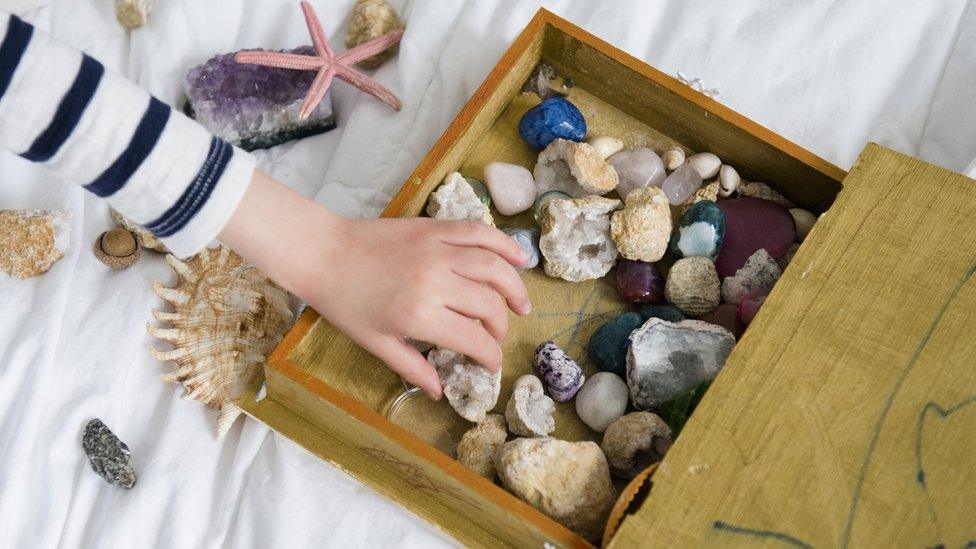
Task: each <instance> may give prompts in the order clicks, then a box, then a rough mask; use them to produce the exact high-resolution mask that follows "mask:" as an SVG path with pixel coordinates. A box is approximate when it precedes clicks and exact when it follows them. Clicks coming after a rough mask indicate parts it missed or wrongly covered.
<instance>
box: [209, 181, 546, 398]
mask: <svg viewBox="0 0 976 549" xmlns="http://www.w3.org/2000/svg"><path fill="white" fill-rule="evenodd" d="M220 238H221V240H222V241H223V242H224V243H226V244H227V245H229V246H230V247H231V248H233V249H234V250H235V251H237V252H238V253H239V254H241V255H242V256H244V257H245V258H246V259H247V260H248V261H250V262H251V263H253V264H254V265H255V266H257V267H258V268H259V269H261V270H262V271H264V272H265V273H267V274H268V276H270V277H271V278H273V279H274V280H276V281H277V282H278V283H279V284H281V285H282V286H284V287H285V288H286V289H288V290H289V291H291V292H293V293H295V294H296V295H298V296H299V297H300V298H302V299H303V300H305V301H306V302H307V303H308V304H309V305H310V306H311V307H312V308H314V309H315V310H316V311H318V312H319V314H321V315H322V316H323V317H325V318H326V319H328V320H329V322H331V323H332V324H333V325H334V326H336V327H337V328H338V329H340V330H342V331H343V332H344V333H345V334H346V335H348V336H349V337H350V338H352V339H353V340H354V341H355V342H356V343H358V344H359V345H361V346H362V347H363V348H365V349H366V350H367V351H369V352H371V353H372V354H373V355H375V356H376V357H378V358H379V359H381V360H383V361H384V362H386V363H387V364H388V365H389V366H390V368H392V369H393V370H394V371H396V372H397V373H399V374H400V375H401V376H403V378H404V379H405V380H407V381H408V382H409V383H412V384H413V385H416V386H417V387H420V388H421V389H423V390H424V392H426V393H427V394H428V395H430V396H431V397H432V398H440V395H441V386H440V380H439V379H438V377H437V373H436V372H435V371H434V368H433V367H432V366H431V365H430V364H429V363H428V362H427V360H426V359H425V358H424V357H423V356H422V355H421V354H420V353H419V352H417V350H416V349H414V348H413V347H412V346H410V345H409V344H408V343H406V342H405V341H404V338H407V337H410V338H413V339H417V340H420V341H426V342H429V343H433V344H436V345H439V346H442V347H445V348H447V349H450V350H452V351H455V352H458V353H463V354H465V355H468V356H470V357H471V358H473V359H474V360H476V361H478V363H480V364H482V365H483V366H485V367H486V368H488V369H489V370H491V371H498V370H500V369H501V366H502V352H501V347H500V346H499V343H498V342H499V341H501V340H502V339H503V338H504V337H505V335H506V333H507V332H508V309H511V310H512V311H514V312H516V313H517V314H526V313H528V312H529V310H530V309H531V305H530V303H529V297H528V293H527V291H526V289H525V286H524V285H523V284H522V279H521V278H520V277H519V275H518V273H517V272H516V271H515V269H514V268H513V267H512V265H521V264H522V263H524V262H525V261H526V260H527V257H526V256H525V254H524V252H523V251H522V249H521V248H520V247H519V246H518V244H516V243H515V241H514V240H513V239H511V238H509V237H508V236H507V235H505V234H504V233H502V232H501V231H499V230H497V229H493V228H491V227H488V226H487V225H484V224H482V223H479V222H468V221H435V220H432V219H421V218H416V219H370V220H350V219H345V218H342V217H338V216H336V215H333V214H331V213H329V212H328V211H327V210H326V209H325V208H323V207H321V206H319V205H317V204H315V203H314V202H312V201H311V200H308V199H306V198H304V197H302V196H301V195H299V194H298V193H296V192H294V191H291V190H290V189H288V188H287V187H285V186H283V185H281V184H280V183H278V182H276V181H274V180H273V179H271V178H270V177H268V176H266V175H264V174H262V173H260V172H255V177H254V179H252V182H251V186H250V188H249V189H248V192H247V194H246V195H245V197H244V199H243V201H242V202H241V204H240V205H239V206H238V208H237V210H236V211H235V212H234V214H233V216H232V218H231V220H230V221H229V222H228V223H227V225H226V226H225V228H224V230H223V231H222V232H221V235H220ZM506 302H507V307H506Z"/></svg>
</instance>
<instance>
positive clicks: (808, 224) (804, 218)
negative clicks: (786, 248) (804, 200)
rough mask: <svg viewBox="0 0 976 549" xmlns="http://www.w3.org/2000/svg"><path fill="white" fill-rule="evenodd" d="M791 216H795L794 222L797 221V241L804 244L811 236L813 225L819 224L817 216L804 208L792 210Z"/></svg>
mask: <svg viewBox="0 0 976 549" xmlns="http://www.w3.org/2000/svg"><path fill="white" fill-rule="evenodd" d="M790 214H791V215H792V216H793V221H796V241H797V242H803V240H804V239H805V238H806V237H807V235H808V234H810V229H812V228H813V224H814V223H816V222H817V216H815V215H813V214H812V213H810V212H808V211H806V210H804V209H803V208H790Z"/></svg>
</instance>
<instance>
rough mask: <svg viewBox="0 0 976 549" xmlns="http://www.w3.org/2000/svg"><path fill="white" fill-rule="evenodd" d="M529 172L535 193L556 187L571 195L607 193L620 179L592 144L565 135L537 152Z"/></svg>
mask: <svg viewBox="0 0 976 549" xmlns="http://www.w3.org/2000/svg"><path fill="white" fill-rule="evenodd" d="M532 175H533V176H534V177H535V184H536V186H537V187H538V188H539V194H542V193H544V192H546V191H552V190H556V191H562V192H564V193H566V194H568V195H570V196H572V197H573V198H581V197H583V196H586V195H590V194H596V195H603V194H607V193H608V192H610V191H612V190H614V189H615V188H617V183H619V182H620V179H619V177H618V176H617V172H616V170H614V169H613V167H612V166H610V164H607V161H606V160H604V159H603V156H601V155H600V151H599V150H597V149H596V147H594V146H593V145H590V144H588V143H577V142H575V141H569V140H566V139H557V140H555V141H553V142H552V143H550V144H549V146H548V147H546V148H545V150H544V151H542V152H541V153H540V154H539V160H538V162H536V165H535V169H533V170H532Z"/></svg>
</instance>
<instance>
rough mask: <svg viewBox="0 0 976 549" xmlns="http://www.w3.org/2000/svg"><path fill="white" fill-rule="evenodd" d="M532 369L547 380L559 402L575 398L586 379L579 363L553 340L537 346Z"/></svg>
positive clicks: (550, 391)
mask: <svg viewBox="0 0 976 549" xmlns="http://www.w3.org/2000/svg"><path fill="white" fill-rule="evenodd" d="M532 371H533V372H535V375H537V376H539V377H541V378H542V379H544V380H545V381H546V385H547V386H548V387H549V394H551V395H552V398H553V399H555V400H556V401H558V402H565V401H567V400H569V399H571V398H573V395H575V394H576V391H579V388H580V387H582V386H583V382H585V381H586V376H585V375H584V374H583V369H582V368H580V366H579V364H577V363H576V361H575V360H573V359H572V357H570V356H569V355H568V354H566V351H564V350H562V349H560V348H559V346H558V345H556V344H555V342H552V341H546V342H544V343H542V344H541V345H539V346H538V347H536V349H535V353H534V354H533V356H532Z"/></svg>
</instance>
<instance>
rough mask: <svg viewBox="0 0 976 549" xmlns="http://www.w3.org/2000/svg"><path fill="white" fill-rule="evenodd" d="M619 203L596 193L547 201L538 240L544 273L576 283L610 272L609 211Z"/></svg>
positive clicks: (612, 257) (614, 258) (612, 260)
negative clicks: (543, 263)
mask: <svg viewBox="0 0 976 549" xmlns="http://www.w3.org/2000/svg"><path fill="white" fill-rule="evenodd" d="M619 206H620V201H619V200H615V199H611V198H602V197H599V196H587V197H585V198H577V199H575V200H562V199H556V200H553V201H551V202H549V204H548V205H547V206H546V210H545V212H544V214H543V219H542V237H541V238H540V239H539V249H540V251H541V252H542V256H543V257H544V258H545V269H546V274H548V275H549V276H553V277H556V278H562V279H564V280H568V281H570V282H580V281H582V280H591V279H594V278H600V277H601V276H603V275H605V274H607V273H608V272H610V269H611V268H613V265H614V263H615V262H616V261H617V247H616V246H615V245H614V243H613V240H612V239H611V238H610V213H611V212H612V211H613V210H615V209H617V207H619Z"/></svg>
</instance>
